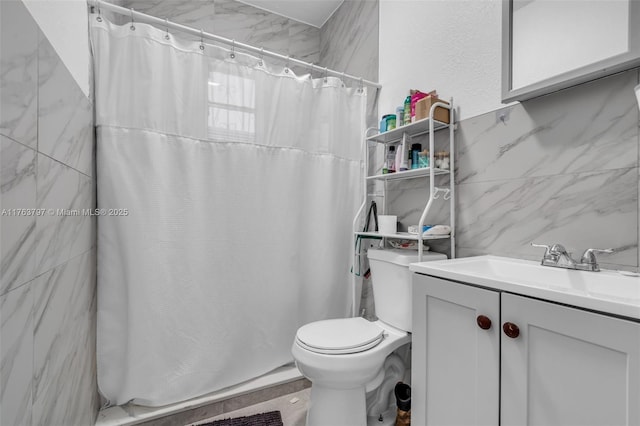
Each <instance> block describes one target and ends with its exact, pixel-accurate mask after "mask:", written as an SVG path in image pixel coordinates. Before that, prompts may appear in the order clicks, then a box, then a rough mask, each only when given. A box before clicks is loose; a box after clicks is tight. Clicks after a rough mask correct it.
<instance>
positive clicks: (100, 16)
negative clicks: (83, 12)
mask: <svg viewBox="0 0 640 426" xmlns="http://www.w3.org/2000/svg"><path fill="white" fill-rule="evenodd" d="M96 8H97V9H98V16H97V17H96V21H98V22H102V10H100V0H98V1H97V2H96Z"/></svg>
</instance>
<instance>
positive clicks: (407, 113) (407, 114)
mask: <svg viewBox="0 0 640 426" xmlns="http://www.w3.org/2000/svg"><path fill="white" fill-rule="evenodd" d="M403 117H404V118H403V119H402V124H403V125H405V124H410V123H411V95H409V96H407V97H406V98H405V99H404V116H403Z"/></svg>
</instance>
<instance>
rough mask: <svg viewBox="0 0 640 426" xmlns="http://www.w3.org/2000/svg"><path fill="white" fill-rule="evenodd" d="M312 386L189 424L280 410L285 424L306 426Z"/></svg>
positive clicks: (285, 425) (288, 425)
mask: <svg viewBox="0 0 640 426" xmlns="http://www.w3.org/2000/svg"><path fill="white" fill-rule="evenodd" d="M310 394H311V388H307V389H303V390H301V391H299V392H294V393H290V394H288V395H283V396H281V397H278V398H275V399H272V400H269V401H265V402H261V403H259V404H255V405H250V406H248V407H245V408H241V409H239V410H236V411H230V412H228V413H224V414H221V415H219V416H215V417H212V418H210V419H206V420H201V421H199V422H197V423H191V424H190V425H189V426H191V425H193V426H195V425H200V424H203V423H208V422H212V421H214V420H220V419H228V418H234V417H242V416H250V415H253V414H258V413H266V412H268V411H276V410H279V411H280V414H281V415H282V422H283V423H284V426H304V425H305V419H306V416H307V406H308V404H309V395H310Z"/></svg>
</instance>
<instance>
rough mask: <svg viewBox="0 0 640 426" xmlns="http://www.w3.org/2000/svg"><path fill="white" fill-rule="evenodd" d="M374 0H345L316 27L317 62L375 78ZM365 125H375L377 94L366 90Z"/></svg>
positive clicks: (376, 58) (376, 121)
mask: <svg viewBox="0 0 640 426" xmlns="http://www.w3.org/2000/svg"><path fill="white" fill-rule="evenodd" d="M378 9H379V2H378V0H345V1H344V3H342V5H341V6H340V7H339V8H338V10H336V11H335V13H334V14H333V15H332V16H331V18H329V20H328V21H327V22H326V23H325V24H324V25H323V26H322V28H321V29H320V65H322V66H323V67H327V68H330V69H334V70H337V71H341V72H345V73H347V74H351V75H354V76H361V77H362V78H364V79H365V80H370V81H378V60H379V54H378V23H379V17H378V13H379V11H378ZM367 95H368V97H367V127H370V126H373V127H377V125H378V124H377V123H378V121H379V120H378V110H377V102H376V98H377V93H376V91H375V89H372V88H369V89H368V93H367Z"/></svg>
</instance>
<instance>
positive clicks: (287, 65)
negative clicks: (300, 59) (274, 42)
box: [284, 55, 291, 74]
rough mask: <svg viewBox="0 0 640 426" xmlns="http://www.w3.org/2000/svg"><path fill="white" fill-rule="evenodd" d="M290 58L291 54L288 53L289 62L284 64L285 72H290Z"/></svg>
mask: <svg viewBox="0 0 640 426" xmlns="http://www.w3.org/2000/svg"><path fill="white" fill-rule="evenodd" d="M290 59H291V55H288V56H287V62H286V63H285V66H284V72H285V73H286V74H289V60H290Z"/></svg>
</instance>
